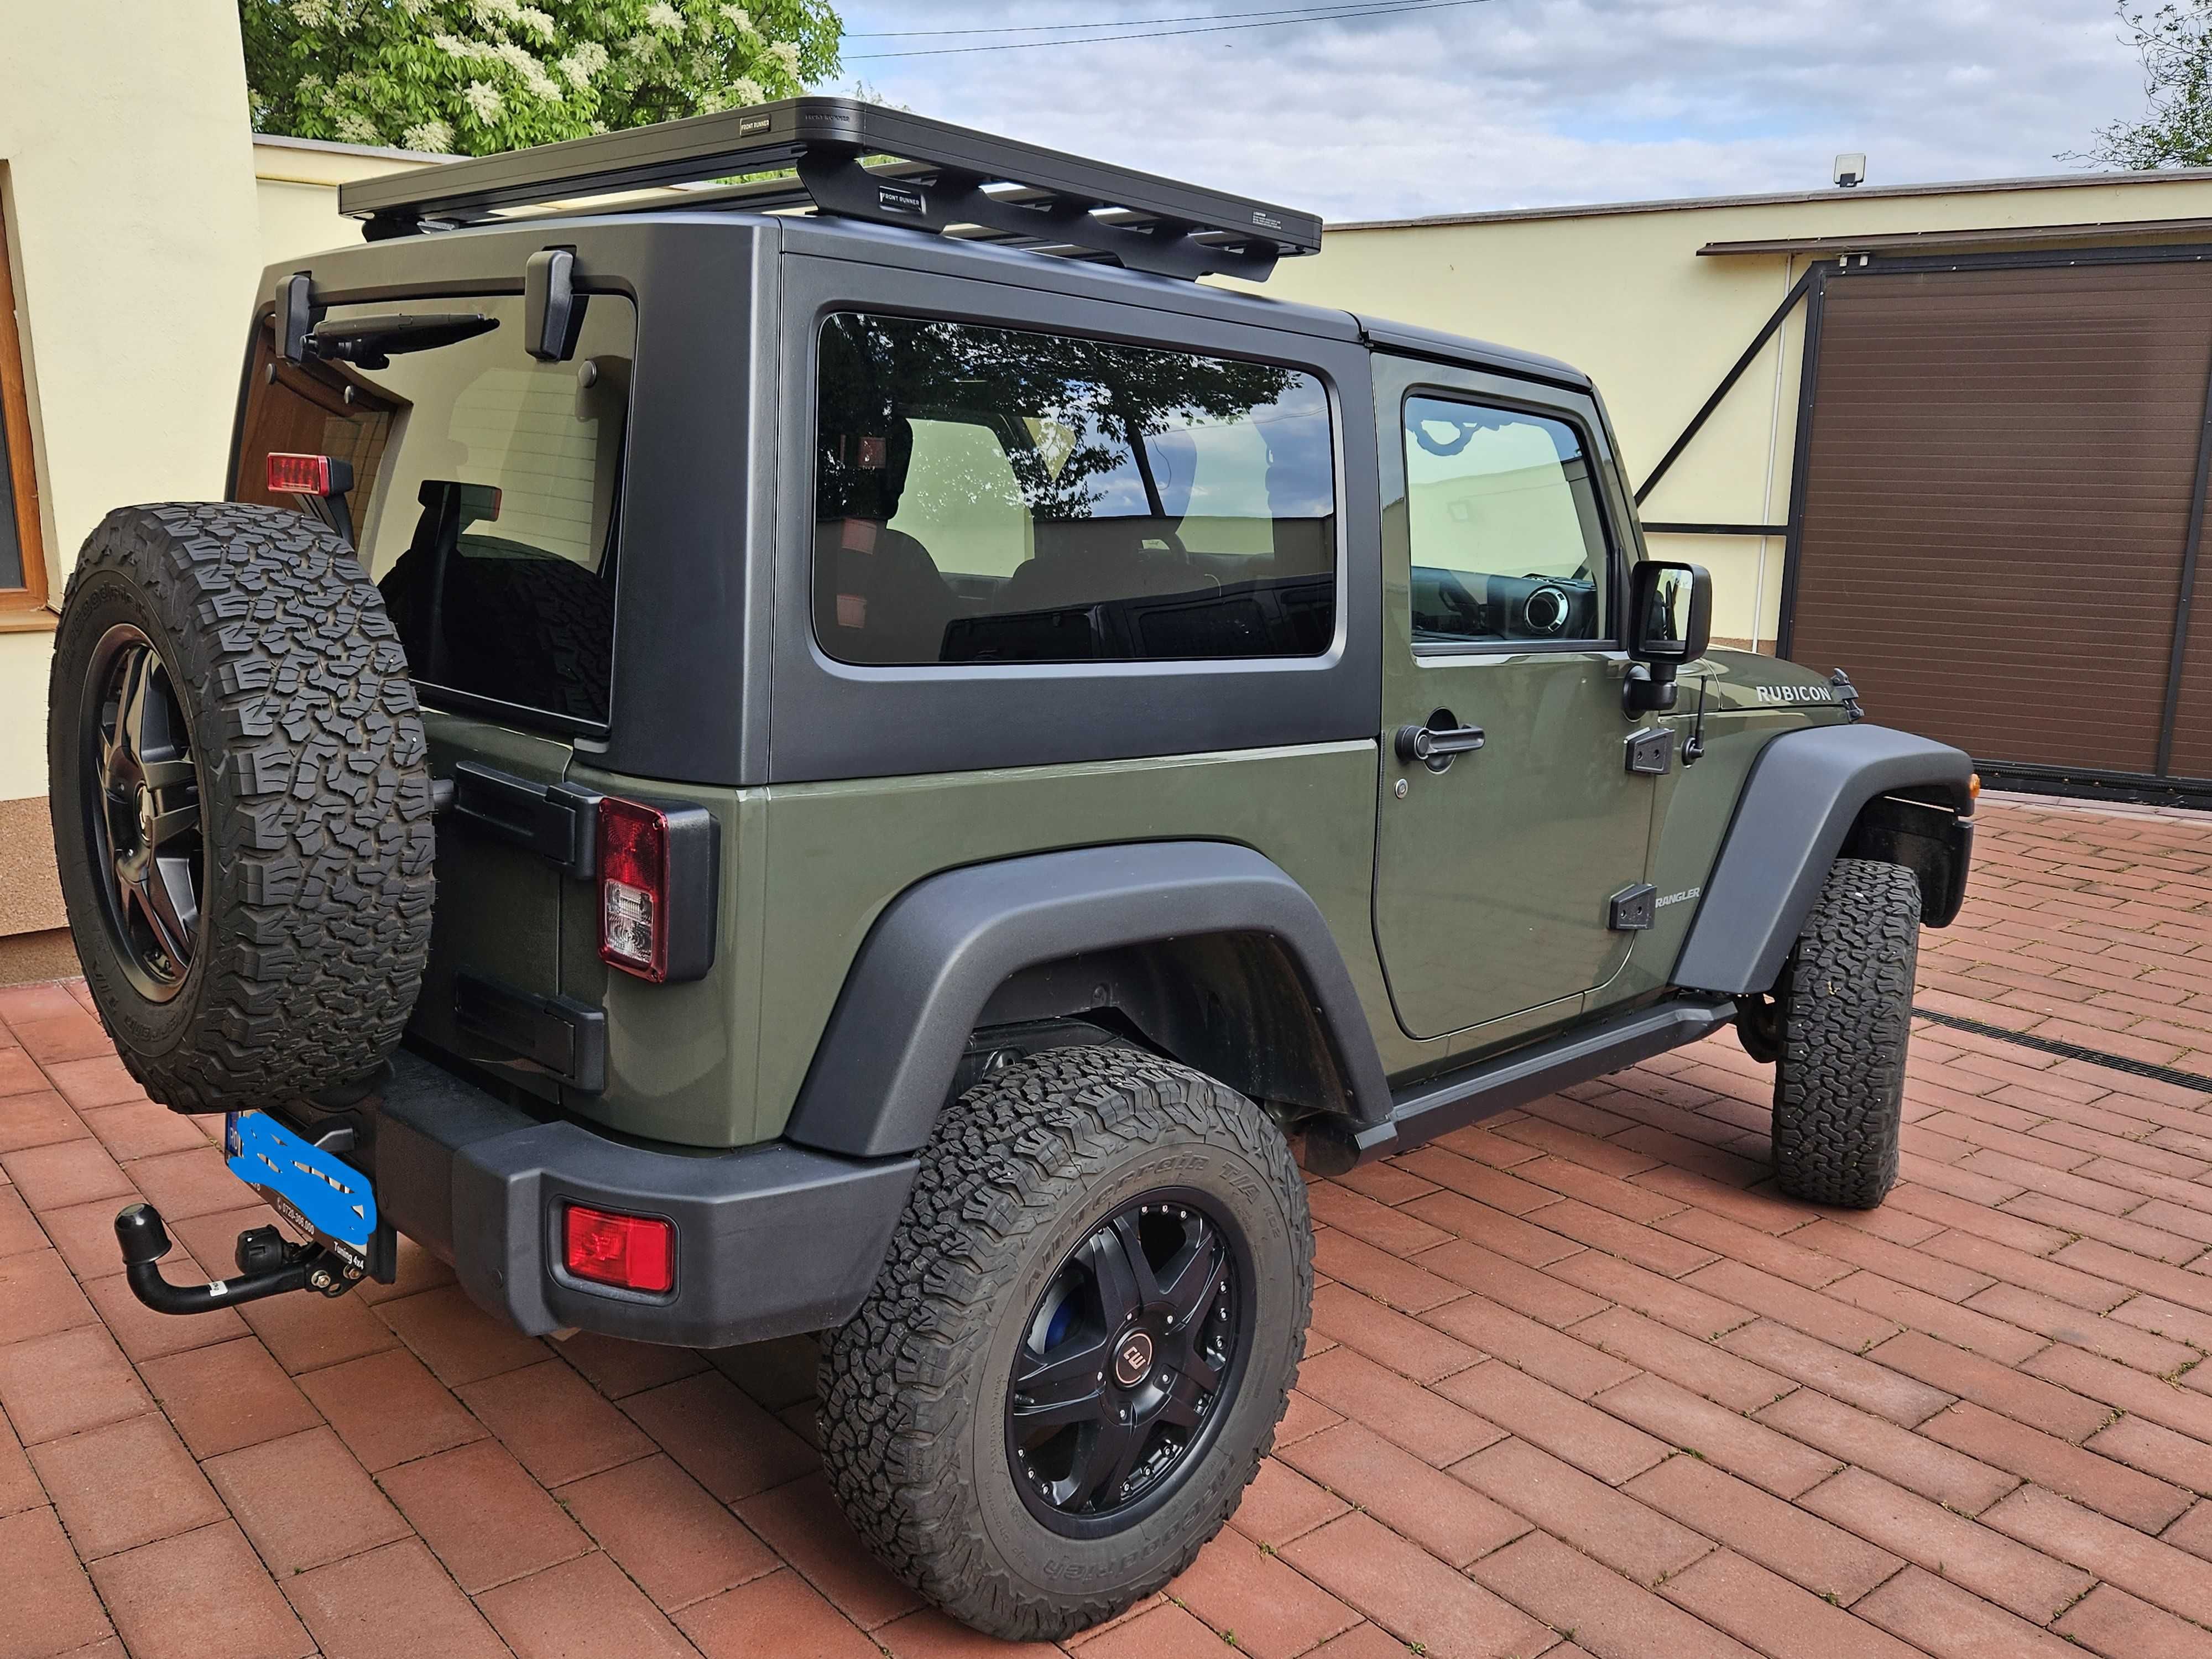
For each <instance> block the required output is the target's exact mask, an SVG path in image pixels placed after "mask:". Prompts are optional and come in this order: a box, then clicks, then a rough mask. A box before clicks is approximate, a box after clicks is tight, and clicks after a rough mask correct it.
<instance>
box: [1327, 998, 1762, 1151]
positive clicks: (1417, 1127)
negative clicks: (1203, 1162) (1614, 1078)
mask: <svg viewBox="0 0 2212 1659" xmlns="http://www.w3.org/2000/svg"><path fill="white" fill-rule="evenodd" d="M1734 1019H1735V999H1734V998H1733V997H1683V998H1679V999H1677V1000H1674V1001H1672V1002H1662V1003H1659V1004H1656V1005H1655V1006H1651V1007H1648V1008H1638V1009H1635V1010H1633V1011H1632V1012H1628V1013H1626V1014H1620V1015H1617V1016H1616V1017H1614V1018H1612V1019H1609V1020H1607V1021H1605V1022H1603V1023H1602V1024H1597V1025H1594V1026H1585V1027H1583V1028H1581V1029H1580V1030H1573V1031H1570V1032H1567V1033H1566V1034H1565V1036H1557V1037H1553V1038H1549V1039H1547V1040H1546V1041H1544V1042H1532V1043H1530V1044H1529V1045H1528V1047H1526V1048H1516V1049H1513V1050H1512V1051H1510V1053H1507V1054H1499V1055H1496V1056H1494V1057H1492V1058H1491V1059H1487V1060H1477V1061H1476V1062H1475V1063H1474V1065H1472V1066H1467V1067H1465V1068H1464V1069H1462V1070H1461V1071H1456V1072H1451V1073H1446V1074H1445V1075H1444V1076H1443V1077H1438V1078H1426V1079H1423V1080H1422V1081H1420V1082H1419V1083H1416V1084H1413V1085H1409V1086H1408V1087H1407V1088H1404V1089H1400V1090H1396V1091H1394V1092H1393V1096H1392V1100H1393V1109H1392V1112H1391V1115H1390V1121H1389V1122H1388V1123H1378V1124H1375V1125H1372V1126H1370V1127H1358V1126H1356V1125H1353V1124H1350V1123H1344V1122H1332V1123H1329V1124H1328V1125H1326V1126H1322V1125H1315V1126H1311V1127H1309V1129H1308V1132H1307V1135H1306V1167H1307V1168H1308V1169H1310V1170H1315V1171H1316V1172H1317V1173H1319V1174H1322V1175H1340V1174H1342V1173H1343V1172H1344V1171H1345V1170H1350V1169H1355V1168H1357V1167H1358V1165H1360V1164H1370V1163H1372V1162H1374V1160H1376V1158H1389V1157H1390V1156H1391V1155H1392V1154H1394V1153H1397V1152H1410V1151H1411V1150H1412V1149H1413V1148H1414V1147H1416V1146H1420V1145H1421V1144H1422V1143H1423V1142H1425V1141H1430V1140H1434V1139H1436V1138H1437V1136H1438V1135H1442V1134H1449V1133H1451V1132H1452V1131H1453V1130H1454V1129H1459V1128H1464V1127H1466V1126H1467V1125H1468V1124H1470V1123H1475V1122H1480V1121H1481V1120H1482V1119H1484V1118H1486V1117H1489V1116H1492V1115H1494V1114H1496V1113H1498V1112H1503V1111H1509V1110H1510V1109H1512V1108H1514V1107H1516V1106H1522V1105H1526V1104H1527V1103H1528V1102H1530V1101H1532V1100H1539V1099H1541V1098H1542V1097H1544V1096H1546V1095H1548V1094H1556V1093H1557V1092H1558V1091H1560V1090H1561V1089H1565V1088H1567V1087H1569V1086H1571V1085H1574V1084H1577V1083H1587V1082H1589V1080H1590V1079H1592V1078H1595V1077H1603V1076H1604V1075H1605V1074H1606V1073H1608V1072H1617V1071H1620V1069H1621V1068H1622V1067H1624V1066H1633V1065H1634V1064H1636V1062H1637V1061H1638V1060H1649V1059H1650V1058H1651V1056H1652V1055H1654V1054H1665V1053H1666V1052H1667V1050H1668V1049H1669V1048H1680V1047H1681V1046H1682V1045H1683V1044H1684V1043H1686V1042H1696V1041H1697V1040H1698V1039H1699V1037H1701V1036H1705V1035H1707V1034H1708V1033H1709V1032H1711V1031H1714V1030H1717V1029H1719V1028H1720V1027H1721V1026H1723V1025H1726V1024H1729V1022H1731V1021H1732V1020H1734Z"/></svg>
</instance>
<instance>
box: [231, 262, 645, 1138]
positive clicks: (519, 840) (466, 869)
mask: <svg viewBox="0 0 2212 1659" xmlns="http://www.w3.org/2000/svg"><path fill="white" fill-rule="evenodd" d="M580 298H581V296H580ZM523 312H524V301H523V298H522V296H521V295H519V294H513V295H467V296H465V297H460V296H452V297H444V298H438V299H427V300H411V301H400V302H397V303H393V302H383V303H379V304H374V305H350V306H333V307H330V309H329V310H328V312H327V313H326V314H325V316H324V317H323V318H322V319H321V320H320V321H319V323H318V325H317V326H316V330H315V335H314V341H315V343H314V346H313V349H312V350H311V352H310V354H309V355H308V356H307V359H306V361H304V362H299V363H293V362H287V361H285V360H284V358H283V356H280V355H279V353H278V352H277V349H276V336H275V329H274V325H273V322H272V321H270V320H266V319H264V322H263V323H262V325H260V328H259V331H258V334H257V337H256V343H255V349H254V357H253V362H252V366H251V368H250V371H249V379H248V393H247V401H246V410H245V414H244V417H243V420H242V422H241V424H240V444H239V459H238V473H237V476H236V478H235V479H234V489H233V493H234V496H235V497H236V499H238V500H240V501H270V502H274V503H276V504H277V505H280V506H292V505H295V498H294V497H291V496H289V495H271V494H270V491H269V490H268V488H267V483H268V471H267V463H266V458H267V457H268V455H269V454H270V453H309V454H319V455H329V456H331V457H334V458H337V459H342V460H344V461H346V462H348V463H349V465H351V467H352V470H353V480H354V482H353V487H352V489H351V490H350V491H349V493H348V494H347V495H345V496H344V497H343V502H344V506H345V509H346V519H347V520H349V523H350V525H351V526H353V527H354V530H355V537H356V545H357V546H358V548H359V550H360V552H361V556H362V562H363V563H364V564H365V565H367V566H368V572H369V574H370V575H371V577H373V578H374V580H375V581H376V584H377V586H378V589H379V591H380V592H381V593H382V594H383V596H384V600H385V604H386V607H387V608H388V609H389V611H390V612H391V615H392V622H393V623H394V625H395V626H396V627H397V628H398V631H399V635H400V639H401V641H402V643H403V644H404V647H405V648H406V652H407V659H408V663H409V665H410V670H411V671H412V674H413V677H414V679H415V682H416V688H417V690H418V692H419V695H420V696H421V700H422V704H423V708H424V726H425V730H426V732H427V733H428V738H429V744H430V761H431V770H432V773H433V774H434V775H435V776H436V777H438V778H439V779H441V780H447V781H452V782H453V784H454V786H455V798H454V802H453V808H452V810H451V811H447V813H445V814H444V815H443V816H442V817H441V818H440V820H439V826H438V865H437V873H438V892H437V911H436V917H435V931H434V933H433V938H432V944H431V955H430V963H429V969H428V973H427V974H426V975H425V976H424V981H423V987H422V997H421V999H420V1000H419V1001H418V1002H417V1004H416V1012H415V1017H414V1019H413V1022H412V1023H411V1024H410V1028H409V1029H410V1034H411V1035H412V1036H414V1037H415V1038H416V1039H417V1040H419V1041H422V1042H427V1043H429V1044H431V1045H434V1046H435V1047H436V1048H441V1049H443V1050H446V1051H447V1052H448V1053H450V1054H455V1055H458V1056H460V1057H463V1058H465V1059H468V1060H472V1061H474V1062H476V1063H477V1064H478V1065H480V1066H484V1067H485V1068H487V1069H488V1070H489V1072H491V1073H495V1074H496V1075H498V1076H501V1077H503V1078H505V1079H507V1080H509V1081H510V1082H511V1083H512V1084H513V1085H514V1086H515V1087H517V1088H519V1089H520V1090H522V1091H525V1092H527V1093H530V1094H532V1095H535V1096H538V1097H540V1098H542V1099H544V1100H547V1101H549V1102H557V1100H558V1098H559V1092H560V1089H561V1086H562V1084H564V1083H566V1084H568V1085H572V1086H582V1087H586V1088H590V1087H592V1086H595V1076H594V1068H600V1069H603V1067H604V1053H605V1048H604V1034H603V1030H602V1029H601V1027H600V1024H599V1023H600V1022H601V1021H602V1020H603V1016H601V1015H600V1014H599V1012H598V1011H597V1010H596V1009H594V1008H591V1007H587V1006H584V1005H581V1004H579V1003H575V1002H573V1001H569V1000H565V999H563V998H562V994H561V963H562V937H561V930H562V883H563V881H564V879H565V876H564V871H565V870H567V869H568V868H571V867H573V866H574V865H575V863H576V861H577V860H579V859H581V858H587V857H588V856H589V854H588V850H587V849H588V848H589V847H590V844H591V842H590V838H591V835H592V823H590V822H589V820H588V817H587V815H586V814H584V813H582V812H580V811H578V810H577V809H576V808H575V807H574V805H572V804H571V802H570V800H569V798H568V790H567V789H566V787H565V786H564V784H563V782H562V780H563V779H564V778H565V777H566V776H567V774H568V767H569V764H570V762H571V759H572V757H573V756H574V750H575V745H576V744H578V743H579V742H582V743H585V744H591V743H592V741H593V740H594V739H596V738H599V736H601V735H602V734H604V733H605V730H606V726H607V719H608V690H609V677H610V670H611V663H612V659H613V649H614V619H615V604H614V593H615V586H614V585H615V575H616V567H617V550H618V546H619V539H620V521H621V496H622V485H623V453H624V442H625V437H626V434H627V429H628V424H629V390H630V374H631V366H632V364H633V362H635V355H636V310H635V306H634V305H633V303H632V302H631V301H629V299H627V298H626V297H623V296H622V295H610V294H597V295H592V296H590V298H589V300H588V301H587V302H586V303H585V304H584V316H583V320H582V326H581V331H580V335H579V336H578V338H577V345H576V349H575V352H574V356H573V358H571V359H570V360H568V361H566V362H541V361H538V359H536V358H534V357H532V356H531V355H530V354H529V353H528V352H527V351H526V349H524V344H523V341H524V334H525V330H524V315H523ZM425 319H435V321H428V320H425ZM572 943H573V942H572ZM592 946H593V948H592V951H587V952H586V954H587V955H590V954H595V951H596V941H593V942H592Z"/></svg>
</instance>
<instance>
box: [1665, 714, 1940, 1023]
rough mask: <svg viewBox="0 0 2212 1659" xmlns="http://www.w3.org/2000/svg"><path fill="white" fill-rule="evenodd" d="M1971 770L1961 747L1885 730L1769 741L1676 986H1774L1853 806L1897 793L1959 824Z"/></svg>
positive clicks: (1837, 729)
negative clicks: (1939, 807) (1951, 815)
mask: <svg viewBox="0 0 2212 1659" xmlns="http://www.w3.org/2000/svg"><path fill="white" fill-rule="evenodd" d="M1972 773H1973V762H1972V761H1971V760H1970V759H1968V758H1967V757H1966V754H1965V753H1964V752H1963V751H1962V750H1957V749H1954V748H1952V747H1951V746H1950V745H1949V744H1941V743H1936V742H1933V741H1931V740H1930V739H1929V738H1917V737H1914V736H1913V735H1912V734H1911V732H1899V731H1896V730H1893V728H1891V727H1889V726H1811V727H1808V728H1806V729H1804V730H1802V731H1796V732H1784V733H1783V734H1782V735H1781V736H1780V737H1778V738H1775V739H1773V741H1771V743H1769V744H1767V745H1766V747H1765V749H1763V750H1760V751H1759V758H1758V759H1757V760H1756V761H1755V762H1753V764H1752V769H1751V775H1750V776H1749V777H1748V778H1747V779H1746V780H1745V781H1744V786H1743V793H1742V796H1741V799H1739V800H1738V801H1737V802H1736V809H1735V819H1734V820H1733V821H1732V822H1731V823H1729V832H1728V837H1727V839H1726V841H1725V842H1723V844H1722V847H1721V855H1720V858H1719V860H1717V862H1716V863H1715V864H1714V866H1713V872H1712V875H1711V877H1710V878H1708V879H1707V881H1706V883H1705V896H1704V897H1703V898H1702V899H1701V900H1700V901H1699V905H1698V916H1697V920H1696V921H1694V922H1693V923H1692V924H1691V927H1690V936H1689V938H1688V939H1686V940H1685V941H1684V942H1683V945H1682V954H1681V957H1680V959H1679V960H1678V961H1677V962H1676V963H1675V966H1674V983H1675V984H1677V985H1680V986H1684V987H1691V988H1694V989H1697V990H1700V991H1720V992H1727V993H1730V994H1738V995H1742V994H1750V993H1754V992H1764V991H1767V990H1770V989H1771V988H1772V987H1773V985H1774V983H1775V981H1777V980H1778V979H1779V978H1780V977H1781V974H1782V964H1783V963H1784V960H1785V959H1787V957H1789V955H1790V945H1791V944H1792V943H1793V942H1794V941H1795V940H1796V937H1797V932H1798V929H1800V928H1801V927H1803V926H1804V925H1805V918H1806V917H1807V916H1808V915H1810V914H1811V912H1812V908H1813V904H1814V900H1816V899H1817V898H1818V897H1819V896H1820V884H1821V883H1822V882H1824V881H1826V879H1827V876H1828V866H1830V865H1832V864H1833V863H1834V862H1835V860H1836V854H1838V851H1840V850H1841V849H1842V847H1843V845H1844V837H1845V836H1848V835H1849V834H1850V829H1851V824H1852V823H1853V822H1854V821H1855V820H1856V819H1857V817H1858V815H1859V811H1860V809H1861V808H1863V806H1865V805H1866V804H1867V803H1868V802H1869V801H1870V800H1873V799H1875V798H1876V797H1877V796H1881V795H1887V794H1894V793H1906V794H1910V795H1912V796H1914V797H1915V798H1917V799H1927V800H1931V801H1940V802H1942V804H1943V805H1948V807H1950V808H1951V809H1952V810H1953V811H1955V812H1957V813H1959V814H1960V816H1962V817H1963V816H1965V815H1966V814H1967V813H1968V812H1970V811H1972V795H1971V793H1970V792H1969V787H1968V779H1969V778H1970V777H1971V776H1972Z"/></svg>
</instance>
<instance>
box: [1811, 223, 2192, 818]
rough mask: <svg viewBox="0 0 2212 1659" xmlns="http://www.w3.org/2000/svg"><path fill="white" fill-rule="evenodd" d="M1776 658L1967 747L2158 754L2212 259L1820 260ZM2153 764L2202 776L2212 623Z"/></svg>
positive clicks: (2059, 765) (2102, 761)
mask: <svg viewBox="0 0 2212 1659" xmlns="http://www.w3.org/2000/svg"><path fill="white" fill-rule="evenodd" d="M1818 338H1819V346H1818V351H1817V357H1816V362H1815V365H1814V393H1813V408H1812V430H1811V435H1810V441H1809V444H1808V452H1807V456H1806V470H1805V474H1804V482H1803V485H1802V501H1801V504H1800V513H1799V520H1798V531H1797V538H1796V548H1795V558H1794V561H1793V568H1792V578H1791V586H1792V593H1793V597H1792V602H1791V609H1790V639H1789V647H1788V650H1789V654H1790V656H1791V657H1793V658H1795V659H1797V660H1798V661H1801V662H1804V663H1808V664H1811V665H1816V666H1819V667H1821V668H1833V667H1844V668H1846V669H1848V670H1849V671H1850V674H1851V676H1852V678H1854V679H1855V680H1856V681H1857V684H1858V686H1859V689H1860V690H1861V691H1862V692H1863V694H1864V695H1865V697H1866V699H1867V702H1868V703H1869V706H1870V708H1871V709H1872V712H1873V714H1874V716H1875V719H1877V720H1883V721H1885V722H1887V723H1890V724H1893V725H1897V726H1907V727H1910V728H1911V729H1912V730H1915V731H1918V732H1925V733H1926V734H1927V735H1929V736H1930V737H1935V738H1942V739H1943V740H1944V741H1946V742H1948V743H1954V744H1958V745H1959V746H1960V748H1962V749H1965V750H1967V752H1969V753H1970V754H1972V755H1973V756H1974V757H1976V758H1977V759H1978V760H1983V761H1989V762H1996V763H2011V764H2014V765H2017V766H2021V767H2023V768H2027V769H2064V770H2074V771H2081V772H2090V773H2102V774H2122V775H2137V776H2142V775H2152V774H2154V773H2156V772H2157V771H2159V769H2160V768H2159V748H2160V726H2161V724H2162V721H2163V720H2164V717H2165V711H2166V682H2167V677H2168V665H2169V661H2170V657H2171V653H2172V642H2173V633H2174V619H2175V614H2176V609H2177V606H2178V605H2179V602H2180V599H2181V589H2182V574H2183V565H2184V556H2185V550H2186V549H2187V546H2188V544H2189V539H2190V533H2191V525H2190V519H2191V500H2192V497H2193V495H2195V492H2196V489H2197V472H2198V452H2199V449H2200V447H2201V444H2202V442H2203V430H2204V421H2205V411H2206V389H2207V388H2206V382H2207V377H2208V374H2212V266H2208V265H2206V264H2198V263H2196V262H2194V261H2191V262H2187V263H2170V264H2075V265H2067V266H2057V267H2041V268H2029V269H1981V270H1942V271H1920V272H1911V273H1891V272H1881V271H1873V272H1866V273H1855V274H1851V275H1847V276H1831V277H1830V278H1829V279H1828V280H1827V281H1826V284H1825V291H1824V294H1823V295H1822V301H1821V319H1820V331H1819V336H1818ZM2194 632H2195V633H2196V635H2197V636H2198V637H2197V641H2196V644H2197V649H2195V650H2194V651H2192V652H2191V653H2190V656H2189V659H2188V670H2187V671H2186V672H2185V674H2184V675H2183V677H2182V696H2181V700H2180V702H2181V706H2180V709H2179V719H2178V720H2177V722H2176V729H2175V732H2174V738H2173V744H2172V764H2171V767H2170V769H2169V770H2170V772H2171V773H2172V775H2180V776H2191V777H2196V778H2200V779H2204V778H2212V639H2207V638H2205V637H2203V636H2205V635H2212V619H2203V626H2202V627H2200V628H2198V629H2196V630H2194Z"/></svg>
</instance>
